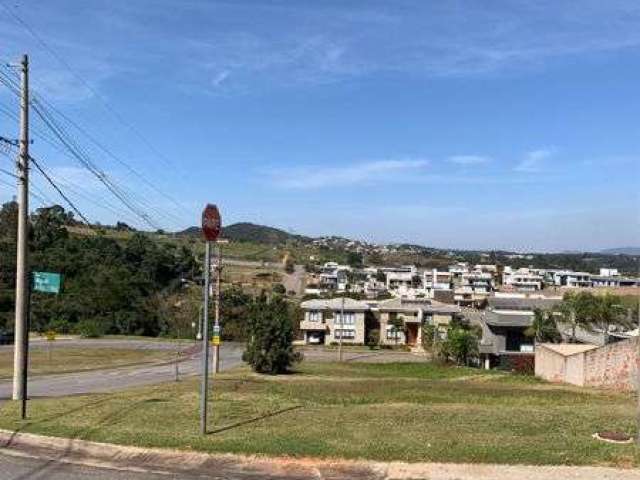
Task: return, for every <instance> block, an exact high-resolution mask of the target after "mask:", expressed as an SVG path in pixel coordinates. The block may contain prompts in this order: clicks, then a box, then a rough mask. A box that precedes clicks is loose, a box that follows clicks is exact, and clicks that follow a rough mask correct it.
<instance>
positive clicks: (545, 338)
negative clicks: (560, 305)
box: [524, 308, 562, 343]
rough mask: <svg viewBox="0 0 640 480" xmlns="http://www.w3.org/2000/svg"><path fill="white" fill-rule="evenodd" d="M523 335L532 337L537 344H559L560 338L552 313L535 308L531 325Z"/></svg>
mask: <svg viewBox="0 0 640 480" xmlns="http://www.w3.org/2000/svg"><path fill="white" fill-rule="evenodd" d="M524 334H525V335H526V336H528V337H533V338H534V339H535V341H536V342H539V343H559V342H560V341H561V340H562V336H561V335H560V332H559V331H558V327H557V325H556V320H555V318H554V316H553V312H548V311H543V310H541V309H539V308H536V309H535V310H534V312H533V323H532V325H531V326H530V327H529V328H527V329H526V330H525V332H524Z"/></svg>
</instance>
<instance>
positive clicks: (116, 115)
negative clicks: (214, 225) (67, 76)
mask: <svg viewBox="0 0 640 480" xmlns="http://www.w3.org/2000/svg"><path fill="white" fill-rule="evenodd" d="M0 5H2V7H3V8H4V9H5V11H6V12H7V13H8V14H9V15H10V16H11V17H12V18H13V19H14V20H15V21H16V22H17V23H18V24H20V25H21V26H22V27H23V28H24V29H25V30H26V31H27V32H28V33H29V34H30V35H31V36H32V37H33V38H34V39H35V40H36V41H37V42H38V43H39V44H40V45H41V46H42V48H44V49H45V50H46V51H47V52H48V53H49V54H50V55H51V56H52V57H53V58H55V59H56V60H57V61H58V62H60V64H61V65H62V66H64V67H65V68H66V69H67V70H68V71H69V72H70V73H71V74H72V75H73V76H74V77H75V78H76V79H77V80H78V81H79V82H80V83H82V84H83V85H84V86H85V88H87V90H89V91H90V92H91V93H92V94H93V95H95V97H96V98H98V99H99V100H100V102H101V103H102V104H103V106H104V107H105V108H106V109H107V110H108V111H109V112H110V113H111V114H112V115H113V117H114V118H115V119H116V120H117V121H118V122H120V123H121V124H122V125H124V126H125V127H126V128H128V129H129V130H130V131H131V132H133V133H134V134H135V135H136V136H137V137H138V138H139V139H140V140H141V141H142V142H143V143H144V144H145V145H146V146H147V148H149V149H150V150H151V151H152V152H153V153H154V154H155V155H157V156H158V158H160V159H161V160H162V161H163V162H164V163H165V164H166V165H167V166H168V167H170V168H172V169H174V170H177V167H176V166H175V165H174V164H173V162H171V161H170V160H169V159H168V158H167V157H166V156H165V155H164V154H163V153H162V152H161V151H160V150H158V149H157V148H156V147H155V145H154V144H153V143H152V142H150V141H149V140H148V139H147V138H146V137H145V136H144V135H143V134H142V132H140V131H139V130H138V129H137V128H136V127H135V126H134V125H133V124H131V123H130V122H128V121H127V120H126V119H125V118H124V117H123V116H122V115H120V113H119V112H118V111H117V110H116V109H115V108H114V107H113V106H112V105H111V104H110V103H109V102H108V101H107V100H106V99H105V98H104V97H103V96H102V95H101V94H100V93H99V92H98V91H97V90H96V89H95V88H93V87H92V86H91V84H90V83H89V82H88V81H86V80H85V79H84V78H83V77H82V76H81V75H80V74H79V73H78V72H77V71H76V70H75V69H74V68H73V67H71V65H70V64H69V63H68V62H67V61H66V60H65V59H64V57H62V56H61V55H59V54H58V53H57V52H56V51H55V50H54V49H53V48H52V47H51V46H49V44H48V43H47V42H46V41H45V40H44V39H43V38H42V37H41V36H40V35H39V34H38V33H37V32H36V31H35V30H34V29H33V28H31V27H30V26H29V24H28V23H27V22H25V21H24V20H23V19H22V18H21V17H20V16H19V15H18V14H17V13H15V12H14V11H13V10H11V9H9V7H7V5H6V4H5V3H4V2H3V1H1V0H0Z"/></svg>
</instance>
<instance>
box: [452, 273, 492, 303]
mask: <svg viewBox="0 0 640 480" xmlns="http://www.w3.org/2000/svg"><path fill="white" fill-rule="evenodd" d="M493 290H494V283H493V275H492V274H491V273H485V272H480V271H473V272H465V273H462V274H461V280H460V283H459V284H458V285H457V286H455V287H454V290H453V299H454V301H455V303H456V304H457V305H460V306H464V307H477V306H479V305H481V304H482V303H483V302H484V301H485V300H486V299H487V298H488V297H489V295H491V292H492V291H493Z"/></svg>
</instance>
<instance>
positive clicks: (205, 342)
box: [200, 241, 211, 435]
mask: <svg viewBox="0 0 640 480" xmlns="http://www.w3.org/2000/svg"><path fill="white" fill-rule="evenodd" d="M210 271H211V242H208V241H207V242H206V243H205V253H204V289H203V290H204V302H203V304H202V384H201V389H200V433H201V434H202V435H205V434H206V433H207V394H208V380H209V273H210Z"/></svg>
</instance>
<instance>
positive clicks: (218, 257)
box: [213, 242, 222, 373]
mask: <svg viewBox="0 0 640 480" xmlns="http://www.w3.org/2000/svg"><path fill="white" fill-rule="evenodd" d="M214 252H215V269H216V283H215V292H214V296H215V302H216V303H215V310H214V315H215V317H214V325H215V327H214V331H215V332H216V333H214V335H216V334H217V335H219V334H220V277H221V276H222V251H221V249H220V245H219V244H218V243H217V242H216V244H215V248H214ZM213 372H214V373H218V372H220V345H214V346H213Z"/></svg>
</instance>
